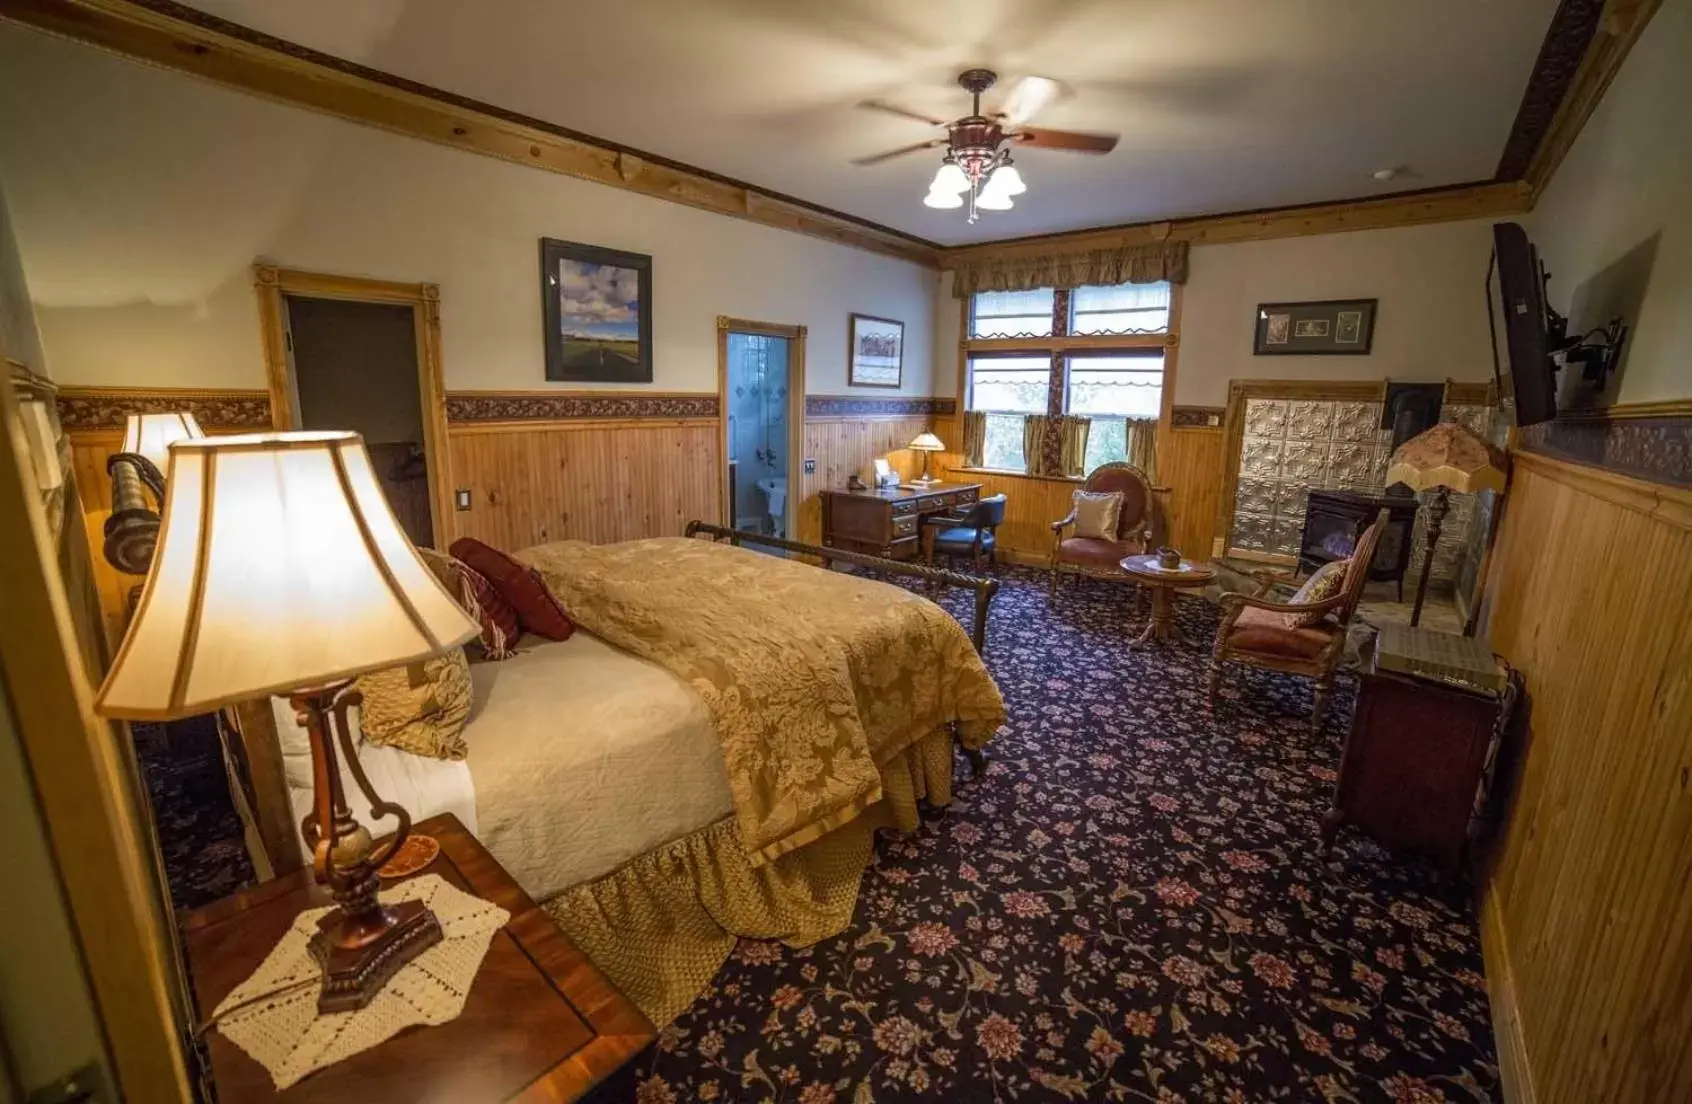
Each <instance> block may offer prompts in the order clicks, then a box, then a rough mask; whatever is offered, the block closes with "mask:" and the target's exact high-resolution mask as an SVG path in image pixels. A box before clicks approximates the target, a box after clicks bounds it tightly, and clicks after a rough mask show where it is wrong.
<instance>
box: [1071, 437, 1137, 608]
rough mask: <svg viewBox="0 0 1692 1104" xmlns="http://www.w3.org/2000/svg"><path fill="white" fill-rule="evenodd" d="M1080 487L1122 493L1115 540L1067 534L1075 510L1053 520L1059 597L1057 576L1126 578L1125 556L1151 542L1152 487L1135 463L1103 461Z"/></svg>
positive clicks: (1098, 491)
mask: <svg viewBox="0 0 1692 1104" xmlns="http://www.w3.org/2000/svg"><path fill="white" fill-rule="evenodd" d="M1081 489H1082V490H1084V491H1088V492H1091V493H1093V494H1112V493H1119V494H1121V495H1122V510H1121V512H1120V513H1119V514H1118V515H1117V519H1116V539H1115V540H1103V539H1101V538H1098V537H1076V536H1071V537H1065V536H1064V535H1063V534H1064V530H1066V529H1068V528H1069V527H1070V526H1072V525H1074V524H1075V511H1074V510H1073V509H1071V510H1070V511H1069V514H1068V516H1067V517H1064V518H1061V519H1060V520H1058V521H1054V522H1052V597H1053V598H1054V599H1055V598H1056V597H1057V585H1058V575H1059V574H1061V573H1066V572H1067V573H1070V574H1073V575H1076V576H1080V575H1082V574H1087V575H1098V576H1103V577H1112V578H1118V579H1126V578H1127V576H1126V575H1124V574H1123V573H1122V568H1121V567H1120V564H1121V562H1122V560H1123V558H1124V557H1126V556H1134V555H1138V554H1140V553H1142V552H1144V551H1145V550H1146V547H1147V546H1148V545H1149V544H1150V543H1151V528H1152V487H1151V482H1150V480H1148V479H1147V478H1146V476H1145V473H1144V472H1142V471H1141V470H1140V469H1139V468H1136V467H1134V466H1133V465H1132V464H1124V463H1120V462H1118V463H1111V464H1101V465H1100V466H1099V467H1097V468H1094V469H1093V471H1092V473H1091V474H1090V475H1088V476H1087V481H1086V482H1085V483H1083V484H1082V485H1081Z"/></svg>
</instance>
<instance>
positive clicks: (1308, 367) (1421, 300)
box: [935, 220, 1492, 406]
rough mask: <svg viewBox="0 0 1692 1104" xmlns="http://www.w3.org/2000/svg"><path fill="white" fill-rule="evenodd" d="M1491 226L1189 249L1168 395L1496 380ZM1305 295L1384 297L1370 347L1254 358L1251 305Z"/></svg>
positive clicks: (950, 306) (950, 302)
mask: <svg viewBox="0 0 1692 1104" xmlns="http://www.w3.org/2000/svg"><path fill="white" fill-rule="evenodd" d="M1491 225H1492V224H1491V222H1490V221H1485V220H1480V221H1472V222H1459V223H1441V224H1438V225H1433V226H1412V227H1402V228H1399V229H1393V230H1360V231H1357V232H1354V233H1350V234H1322V235H1317V236H1314V237H1306V238H1282V239H1279V240H1276V241H1262V242H1242V243H1239V244H1235V245H1205V246H1196V247H1194V249H1193V251H1192V257H1191V264H1190V265H1189V279H1188V281H1187V285H1186V289H1185V291H1184V293H1183V294H1184V299H1183V302H1182V307H1181V357H1180V367H1179V370H1178V373H1177V377H1176V382H1175V401H1176V402H1177V403H1179V404H1181V405H1183V406H1222V405H1224V404H1225V403H1226V402H1227V400H1228V381H1229V380H1232V379H1303V380H1311V379H1316V380H1360V379H1387V378H1390V379H1398V380H1422V381H1429V382H1434V381H1439V380H1444V379H1457V380H1488V379H1491V378H1492V352H1491V349H1492V344H1491V337H1490V336H1489V334H1488V332H1487V325H1486V296H1485V279H1486V265H1487V258H1488V257H1489V256H1490V255H1491V251H1492V233H1491ZM950 281H951V277H950V275H949V274H948V275H947V276H946V277H944V279H943V280H942V283H941V286H940V288H939V289H938V292H937V295H936V304H937V306H936V321H935V362H936V363H937V364H939V365H941V366H942V367H941V369H940V370H939V372H938V373H937V374H936V378H935V387H936V389H937V390H936V391H935V394H940V395H950V394H953V393H955V392H956V390H957V383H956V379H955V376H956V363H957V361H956V357H957V340H958V317H959V316H958V310H957V301H956V300H955V299H953V298H952V296H951V283H950ZM1306 299H1378V300H1380V303H1379V306H1378V307H1377V310H1376V317H1375V339H1374V344H1373V345H1372V347H1371V351H1370V354H1369V355H1368V356H1253V355H1252V351H1251V346H1252V332H1253V327H1254V319H1255V316H1256V313H1257V305H1258V304H1259V303H1273V302H1282V301H1289V300H1290V301H1297V300H1306ZM948 364H950V365H951V370H950V371H947V369H946V367H945V366H946V365H948Z"/></svg>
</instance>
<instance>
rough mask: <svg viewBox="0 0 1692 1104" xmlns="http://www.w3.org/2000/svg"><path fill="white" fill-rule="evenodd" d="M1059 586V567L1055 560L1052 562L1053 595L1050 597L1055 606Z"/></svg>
mask: <svg viewBox="0 0 1692 1104" xmlns="http://www.w3.org/2000/svg"><path fill="white" fill-rule="evenodd" d="M1057 584H1058V565H1057V561H1056V560H1053V561H1052V590H1051V594H1050V595H1048V600H1049V601H1050V602H1051V603H1052V604H1053V605H1056V604H1057Z"/></svg>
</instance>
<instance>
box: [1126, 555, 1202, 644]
mask: <svg viewBox="0 0 1692 1104" xmlns="http://www.w3.org/2000/svg"><path fill="white" fill-rule="evenodd" d="M1121 567H1122V570H1123V572H1124V573H1125V574H1126V575H1127V576H1128V577H1129V578H1131V579H1133V580H1134V581H1135V582H1136V583H1141V584H1143V585H1145V586H1147V587H1149V588H1150V589H1151V593H1152V614H1151V621H1150V622H1149V623H1148V624H1147V625H1146V631H1145V632H1143V633H1141V634H1140V636H1139V639H1137V640H1135V641H1134V642H1133V643H1131V644H1129V647H1130V648H1138V647H1140V646H1141V645H1144V644H1150V643H1152V642H1153V641H1159V640H1173V641H1179V642H1181V643H1183V644H1191V643H1192V641H1190V640H1188V639H1187V635H1186V634H1185V633H1183V632H1182V631H1181V628H1180V626H1179V625H1177V624H1175V592H1176V591H1177V590H1183V589H1186V588H1189V587H1201V586H1204V585H1205V584H1206V583H1209V582H1210V581H1212V580H1213V579H1215V578H1216V569H1215V568H1214V567H1211V566H1210V565H1209V564H1202V563H1193V562H1192V561H1191V560H1182V561H1181V566H1180V567H1178V568H1174V569H1170V568H1165V567H1159V566H1158V565H1157V557H1156V556H1129V557H1128V558H1127V559H1125V560H1123V561H1122V563H1121Z"/></svg>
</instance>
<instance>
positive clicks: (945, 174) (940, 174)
mask: <svg viewBox="0 0 1692 1104" xmlns="http://www.w3.org/2000/svg"><path fill="white" fill-rule="evenodd" d="M928 190H929V191H931V192H939V193H942V194H945V195H953V196H961V195H963V194H964V193H965V192H967V191H969V175H968V174H967V173H965V172H964V171H963V169H962V168H960V167H959V166H958V163H957V162H956V161H954V160H952V159H951V158H950V157H947V158H946V160H944V161H942V162H941V163H940V168H939V170H938V171H937V172H935V174H934V182H933V183H932V184H930V185H929V186H928ZM949 206H950V205H949Z"/></svg>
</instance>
